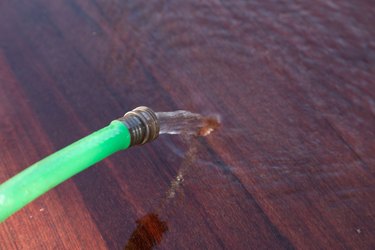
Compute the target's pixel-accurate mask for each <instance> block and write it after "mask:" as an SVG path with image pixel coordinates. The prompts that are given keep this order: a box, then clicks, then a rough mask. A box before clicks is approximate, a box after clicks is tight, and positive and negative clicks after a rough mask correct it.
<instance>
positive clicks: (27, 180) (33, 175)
mask: <svg viewBox="0 0 375 250" xmlns="http://www.w3.org/2000/svg"><path fill="white" fill-rule="evenodd" d="M130 141H131V136H130V133H129V130H128V128H127V127H126V126H125V125H124V124H123V123H122V122H120V121H117V120H115V121H112V122H111V124H110V125H108V126H107V127H105V128H102V129H100V130H98V131H96V132H94V133H92V134H90V135H88V136H86V137H84V138H82V139H80V140H79V141H76V142H75V143H73V144H71V145H69V146H67V147H65V148H63V149H61V150H59V151H57V152H56V153H54V154H52V155H50V156H48V157H46V158H44V159H43V160H41V161H39V162H37V163H35V164H33V165H31V166H30V167H28V168H27V169H25V170H24V171H22V172H20V173H19V174H17V175H15V176H14V177H12V178H11V179H9V180H8V181H6V182H4V183H3V184H1V185H0V222H3V221H4V220H5V219H7V218H8V217H9V216H11V215H12V214H13V213H15V212H17V211H18V210H20V209H21V208H22V207H24V206H25V205H27V204H28V203H29V202H31V201H33V200H34V199H36V198H38V197H39V196H40V195H42V194H44V193H45V192H47V191H48V190H50V189H52V188H54V187H55V186H57V185H59V184H60V183H62V182H63V181H65V180H67V179H69V178H70V177H72V176H73V175H75V174H77V173H79V172H81V171H83V170H84V169H86V168H88V167H89V166H91V165H93V164H95V163H97V162H99V161H101V160H102V159H104V158H106V157H107V156H109V155H111V154H113V153H115V152H117V151H119V150H123V149H126V148H128V147H129V146H130Z"/></svg>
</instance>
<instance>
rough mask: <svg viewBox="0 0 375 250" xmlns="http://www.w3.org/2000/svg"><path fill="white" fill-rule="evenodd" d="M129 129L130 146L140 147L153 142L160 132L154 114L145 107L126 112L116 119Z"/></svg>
mask: <svg viewBox="0 0 375 250" xmlns="http://www.w3.org/2000/svg"><path fill="white" fill-rule="evenodd" d="M118 120H119V121H121V122H123V123H124V124H125V126H126V127H127V128H128V129H129V132H130V136H131V142H130V146H134V145H142V144H145V143H146V142H150V141H152V140H155V139H156V138H157V137H158V135H159V131H160V126H159V121H158V118H157V117H156V114H155V112H154V111H153V110H152V109H150V108H148V107H145V106H141V107H138V108H135V109H133V110H132V111H129V112H127V113H126V114H125V115H124V116H123V117H121V118H119V119H118Z"/></svg>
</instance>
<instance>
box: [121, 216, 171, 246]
mask: <svg viewBox="0 0 375 250" xmlns="http://www.w3.org/2000/svg"><path fill="white" fill-rule="evenodd" d="M136 222H137V228H136V229H135V230H134V232H133V233H132V235H131V236H130V239H129V241H128V243H127V244H126V246H125V249H126V250H136V249H139V250H148V249H152V248H153V247H154V246H156V245H157V244H160V242H161V240H162V237H163V234H164V233H165V232H166V231H167V230H168V226H167V223H166V222H165V221H161V220H160V219H159V216H158V215H157V214H153V213H150V214H147V215H145V216H143V217H142V218H140V219H139V220H137V221H136Z"/></svg>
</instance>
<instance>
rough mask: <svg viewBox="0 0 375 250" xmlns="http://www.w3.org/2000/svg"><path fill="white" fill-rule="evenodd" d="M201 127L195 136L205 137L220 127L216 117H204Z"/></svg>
mask: <svg viewBox="0 0 375 250" xmlns="http://www.w3.org/2000/svg"><path fill="white" fill-rule="evenodd" d="M203 125H204V126H203V127H202V128H200V129H199V130H198V132H197V135H199V136H207V135H209V134H210V133H211V132H212V131H214V130H216V129H218V128H219V127H220V121H219V119H218V118H216V117H205V119H204V121H203Z"/></svg>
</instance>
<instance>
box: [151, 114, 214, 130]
mask: <svg viewBox="0 0 375 250" xmlns="http://www.w3.org/2000/svg"><path fill="white" fill-rule="evenodd" d="M156 116H157V117H158V119H159V123H160V132H159V133H160V134H187V135H198V136H207V135H209V134H210V133H211V132H213V131H214V130H216V129H217V128H218V127H219V126H220V116H219V115H213V116H203V115H200V114H196V113H192V112H189V111H185V110H177V111H174V112H157V113H156Z"/></svg>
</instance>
